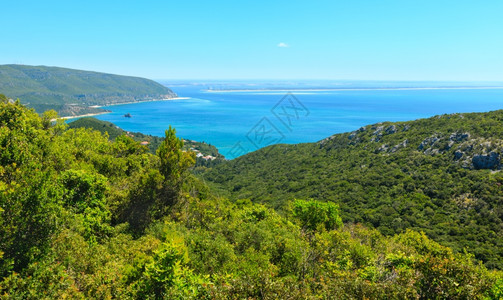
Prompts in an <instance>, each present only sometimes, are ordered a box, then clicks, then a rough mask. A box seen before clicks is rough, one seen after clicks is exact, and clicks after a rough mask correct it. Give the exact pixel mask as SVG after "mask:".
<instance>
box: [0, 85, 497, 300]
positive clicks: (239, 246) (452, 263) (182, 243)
mask: <svg viewBox="0 0 503 300" xmlns="http://www.w3.org/2000/svg"><path fill="white" fill-rule="evenodd" d="M492 116H494V114H493V115H488V116H487V117H486V118H485V119H486V120H488V121H489V122H488V123H487V124H492V123H491V122H490V120H492V119H493V118H492ZM466 118H469V116H466ZM51 119H52V114H43V115H42V116H39V115H38V114H36V113H35V112H34V111H33V110H29V109H27V108H26V107H24V106H23V105H21V104H20V103H10V102H9V101H8V99H7V98H5V97H3V96H2V95H0V298H1V299H501V297H503V273H502V272H501V271H496V270H488V269H487V268H486V267H485V266H484V265H481V264H479V263H478V262H477V261H476V260H474V258H473V257H472V256H471V255H470V254H467V253H455V252H453V251H452V250H451V249H450V248H448V247H445V246H442V245H440V244H438V243H436V242H435V241H432V240H431V239H429V238H428V237H427V236H426V235H425V234H424V233H421V232H417V231H413V230H406V231H404V232H402V233H400V234H396V235H391V236H384V235H382V234H381V233H379V232H378V231H377V230H375V229H371V228H368V227H364V226H361V225H355V224H352V220H354V218H355V216H353V217H352V218H350V219H344V218H345V217H347V216H348V214H347V213H345V214H343V217H342V219H341V215H340V214H339V207H338V205H336V204H334V203H331V202H323V201H315V200H307V199H304V200H300V199H298V200H294V201H293V200H292V198H289V196H288V195H287V194H288V193H287V187H283V188H282V189H283V190H284V192H283V193H284V194H285V197H284V199H288V200H292V201H289V207H288V208H286V209H284V210H283V211H282V212H281V214H279V213H278V212H277V211H275V210H273V209H271V208H268V207H266V206H264V205H260V204H255V203H252V202H250V201H249V200H248V201H247V200H241V201H230V200H228V199H226V198H224V197H221V196H218V195H216V194H214V193H212V192H211V191H210V189H209V188H208V187H207V186H206V185H205V183H204V182H203V181H201V180H199V179H197V178H196V177H194V175H192V174H191V173H190V170H191V169H192V168H193V165H194V161H195V160H194V158H195V156H196V155H195V153H194V152H191V151H187V150H184V148H183V147H184V143H183V141H182V140H181V139H180V138H178V137H177V136H176V134H175V133H176V132H175V130H174V129H172V128H169V129H168V130H167V131H166V135H165V138H164V139H163V141H162V142H161V144H160V145H159V148H158V151H157V154H156V155H154V154H151V153H149V152H148V150H147V148H146V147H144V146H142V145H140V143H139V142H136V141H134V140H133V138H131V137H129V136H126V135H119V136H118V137H117V138H116V139H115V140H114V141H110V139H109V137H108V136H107V135H104V134H102V133H101V132H100V131H97V130H93V129H90V128H73V129H69V128H68V127H67V125H66V124H65V123H64V122H63V121H62V120H59V121H58V122H56V123H54V122H52V121H51ZM387 125H388V124H385V126H387ZM384 128H387V127H384ZM404 128H405V127H404ZM370 129H371V127H369V128H367V131H363V132H361V133H359V134H357V135H358V138H356V136H353V138H352V140H353V141H355V145H350V146H347V145H346V146H344V145H343V144H344V143H342V142H343V141H345V142H346V143H347V140H348V135H347V134H346V135H340V136H337V137H335V138H334V139H331V140H328V141H325V142H324V143H322V144H315V145H314V147H311V149H313V150H314V149H315V148H316V149H318V150H319V151H321V152H318V151H315V152H313V153H312V154H309V155H310V156H311V159H312V158H313V157H314V158H316V157H318V155H319V154H320V153H323V152H327V153H329V152H338V151H337V149H336V148H337V147H338V146H340V148H344V147H348V148H351V147H359V146H357V144H358V143H359V142H361V145H365V144H366V145H371V144H369V143H368V142H366V141H365V139H367V138H370V136H374V135H373V134H372V133H371V132H370ZM402 129H403V128H402ZM410 130H411V132H413V129H412V127H411V128H410ZM391 131H392V130H390V132H391ZM374 132H375V131H374ZM395 133H398V131H397V132H395ZM473 134H474V135H475V132H474V133H473ZM389 135H390V136H392V133H390V134H389ZM398 135H400V134H398ZM381 138H382V141H383V142H384V141H388V142H389V141H391V140H392V138H391V137H389V138H387V137H385V136H384V134H383V136H382V137H381ZM358 139H359V140H358ZM412 140H415V139H412V138H411V141H412ZM468 141H469V140H468ZM411 143H413V142H411ZM460 143H462V142H460ZM304 146H306V145H300V146H298V149H299V150H300V149H303V147H304ZM288 147H294V148H295V146H288ZM278 149H279V150H278ZM282 149H285V150H286V152H283V150H282ZM368 150H370V149H368ZM271 151H272V152H270V155H271V156H275V155H277V154H280V153H284V154H287V155H288V149H287V148H284V147H283V146H281V147H277V149H276V150H274V149H271ZM274 151H281V152H274ZM362 151H363V152H364V151H365V150H362ZM442 151H443V150H442ZM464 151H465V153H468V151H466V150H464ZM264 153H265V152H259V153H255V154H252V155H249V156H245V157H243V158H241V159H238V160H236V162H233V163H232V165H236V163H238V162H243V161H246V160H248V159H251V158H254V157H261V156H262V155H264ZM297 153H301V152H297ZM372 153H373V152H372ZM397 153H398V152H397ZM388 154H389V155H386V154H384V153H381V154H376V155H383V157H384V156H387V157H391V154H390V153H388ZM362 156H365V155H363V154H362ZM262 159H265V157H262ZM293 162H298V160H296V161H293ZM313 162H314V163H318V162H319V161H317V160H316V159H314V160H313ZM270 163H272V162H270ZM308 163H309V161H305V164H306V165H307V164H308ZM349 163H351V160H350V161H349ZM229 165H231V164H226V165H225V166H229ZM273 166H275V167H278V166H277V165H275V164H274V165H273ZM289 166H293V165H292V163H289ZM248 168H249V169H250V174H252V173H253V172H255V170H254V169H253V168H251V166H248ZM390 168H393V170H395V171H396V172H395V173H393V174H394V175H395V177H396V179H397V180H401V181H403V186H404V188H406V187H407V186H409V185H410V184H413V183H410V181H407V180H405V179H404V178H400V175H399V173H400V172H401V170H403V169H404V168H406V166H395V165H390ZM293 169H296V168H293ZM350 169H351V168H349V170H350ZM448 171H449V170H448ZM268 172H269V173H271V172H272V174H275V175H276V176H281V175H280V174H279V173H278V172H277V171H274V169H269V170H268ZM309 172H310V171H309V168H306V170H305V171H303V172H302V173H300V174H299V175H298V176H305V177H309V176H310V175H309ZM467 172H468V171H467ZM480 172H485V171H480ZM487 172H489V171H487ZM382 173H383V175H385V176H386V175H387V174H386V170H383V172H382ZM229 174H233V175H236V173H235V171H229ZM484 174H485V173H484ZM262 175H263V176H265V177H266V180H268V178H270V176H269V175H267V174H265V173H264V174H262ZM292 175H293V174H292V173H291V172H287V173H285V176H292ZM271 176H272V175H271ZM294 179H295V178H294ZM368 179H370V178H368ZM278 180H282V178H281V177H278ZM358 180H360V179H357V178H356V179H355V181H358ZM419 181H420V180H419ZM294 182H295V181H294ZM297 182H299V180H297ZM360 182H361V180H360ZM499 182H500V180H499V177H497V176H496V177H495V178H494V181H493V183H494V184H498V183H499ZM310 183H311V184H312V185H313V186H315V184H316V182H315V181H314V180H313V181H312V182H310ZM369 184H372V185H373V184H375V182H373V181H370V182H369ZM450 184H451V185H455V186H456V185H458V182H457V181H451V183H450ZM494 184H493V185H494ZM256 188H258V189H259V191H262V190H263V188H262V187H259V186H256ZM266 188H268V189H270V191H271V193H272V194H274V195H276V194H277V193H276V189H278V188H280V187H279V186H278V187H274V186H266ZM355 189H358V184H357V183H356V184H355ZM479 189H480V193H492V192H494V189H491V188H490V187H487V186H485V185H484V183H483V182H482V183H481V185H480V186H479ZM486 189H487V190H486ZM310 190H311V192H312V190H313V188H310ZM406 194H407V193H406V192H404V195H406ZM496 195H497V194H496ZM418 197H419V196H418ZM477 197H481V196H480V195H477ZM317 198H318V199H320V200H325V199H324V198H323V197H321V195H319V197H317ZM327 199H329V198H327ZM473 199H475V198H473ZM329 200H330V199H329ZM485 201H489V200H487V199H485ZM412 202H414V203H415V202H418V201H415V200H414V199H413V200H412ZM429 202H430V201H429V200H428V199H424V203H429ZM470 205H471V204H470V202H468V207H470ZM475 205H477V204H475ZM469 209H470V208H467V210H469ZM475 209H478V208H477V206H475ZM483 209H484V208H482V209H481V211H482V210H483ZM407 216H408V214H407V213H404V215H403V218H406V217H407ZM467 220H468V219H467ZM468 221H469V220H468ZM487 222H488V223H492V224H493V227H494V228H496V227H497V226H498V225H497V223H493V222H494V221H493V220H492V219H490V216H488V218H487ZM487 238H488V237H487V236H486V235H484V233H483V232H481V235H480V240H481V241H485V239H487ZM489 250H491V249H489Z"/></svg>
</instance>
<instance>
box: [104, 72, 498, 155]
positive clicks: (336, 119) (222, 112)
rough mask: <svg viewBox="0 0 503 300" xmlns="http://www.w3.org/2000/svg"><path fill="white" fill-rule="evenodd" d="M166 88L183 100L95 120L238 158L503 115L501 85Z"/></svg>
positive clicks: (129, 107) (176, 84)
mask: <svg viewBox="0 0 503 300" xmlns="http://www.w3.org/2000/svg"><path fill="white" fill-rule="evenodd" d="M161 82H162V83H163V84H164V85H166V86H168V87H169V88H171V89H172V90H173V91H174V92H176V93H177V94H178V96H179V97H181V99H178V100H166V101H151V102H140V103H134V104H123V105H113V106H108V107H104V108H105V109H108V110H111V111H112V112H111V113H108V114H103V115H99V116H97V118H98V119H100V120H105V121H110V122H112V123H114V124H116V125H117V126H119V127H121V128H123V129H125V130H127V131H132V132H142V133H145V134H151V135H157V136H164V132H165V130H166V129H167V128H168V127H169V126H173V127H174V128H175V129H176V132H177V135H178V136H180V137H182V138H184V139H190V140H195V141H201V142H206V143H209V144H211V145H214V146H216V147H217V148H218V149H219V151H220V153H222V154H223V155H224V156H225V157H226V158H228V159H233V158H236V157H239V156H241V155H244V154H246V153H248V152H251V151H255V150H257V149H260V148H262V147H266V146H269V145H272V144H278V143H288V144H293V143H306V142H317V141H320V140H322V139H324V138H326V137H329V136H331V135H333V134H336V133H342V132H350V131H353V130H356V129H358V128H360V127H361V126H365V125H368V124H375V123H379V122H384V121H408V120H415V119H419V118H428V117H431V116H435V115H440V114H450V113H466V112H486V111H492V110H497V109H503V88H502V86H499V85H498V84H492V85H490V86H487V83H486V85H483V84H480V85H474V86H473V85H472V86H467V85H466V84H463V83H455V84H453V83H424V82H423V83H417V82H400V83H393V82H388V83H383V82H379V83H375V82H374V83H365V82H358V83H351V82H342V83H341V82H337V83H323V82H319V83H313V82H307V83H306V82H304V83H303V82H300V83H299V82H281V83H274V82H253V83H250V82H216V81H209V82H184V81H161ZM128 113H129V114H130V115H131V118H127V117H124V115H125V114H128Z"/></svg>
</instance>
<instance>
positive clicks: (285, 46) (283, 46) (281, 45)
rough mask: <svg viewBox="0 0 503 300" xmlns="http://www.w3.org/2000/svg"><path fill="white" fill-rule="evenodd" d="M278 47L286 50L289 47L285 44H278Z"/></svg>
mask: <svg viewBox="0 0 503 300" xmlns="http://www.w3.org/2000/svg"><path fill="white" fill-rule="evenodd" d="M278 47H280V48H288V47H290V46H289V45H288V44H287V43H279V44H278Z"/></svg>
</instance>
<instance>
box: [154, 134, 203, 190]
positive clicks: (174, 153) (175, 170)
mask: <svg viewBox="0 0 503 300" xmlns="http://www.w3.org/2000/svg"><path fill="white" fill-rule="evenodd" d="M165 134H166V137H165V138H164V141H163V142H162V143H161V145H160V146H159V148H158V149H157V155H158V156H159V158H160V160H161V174H162V175H164V178H165V180H166V181H167V182H168V183H170V184H172V185H178V184H179V182H180V179H181V178H183V177H182V175H183V174H184V173H185V172H186V171H187V170H188V168H189V167H191V166H192V165H193V164H194V163H195V155H194V153H193V152H189V151H183V150H182V148H183V140H182V139H181V138H178V137H176V130H175V129H174V128H171V126H169V129H168V130H166V132H165Z"/></svg>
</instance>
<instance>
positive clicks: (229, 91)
mask: <svg viewBox="0 0 503 300" xmlns="http://www.w3.org/2000/svg"><path fill="white" fill-rule="evenodd" d="M494 89H503V87H502V86H495V87H410V88H406V87H404V88H347V89H344V88H333V89H256V90H253V89H244V90H243V89H241V90H205V92H207V93H253V92H259V93H260V92H290V93H295V92H343V91H408V90H494Z"/></svg>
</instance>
